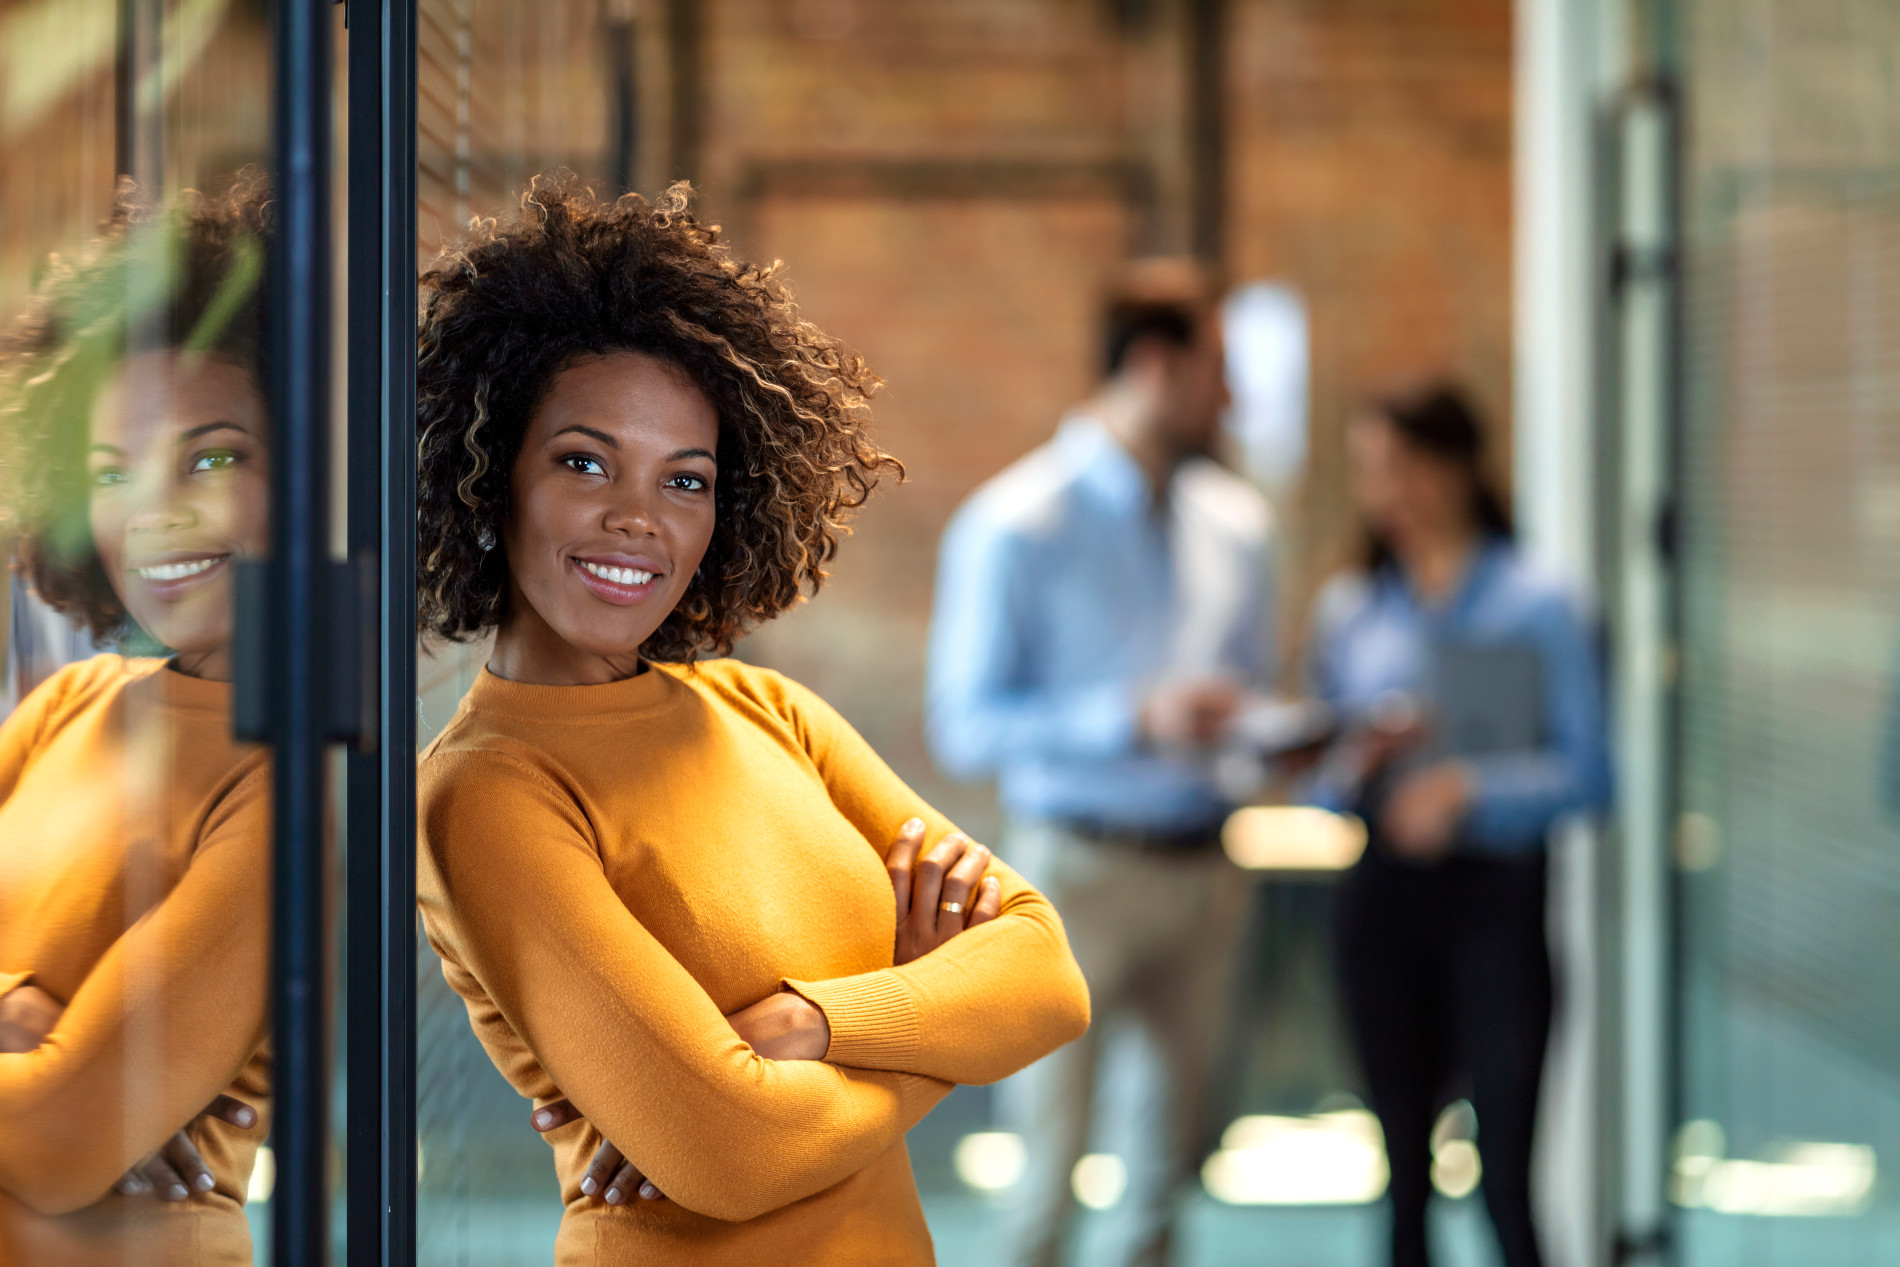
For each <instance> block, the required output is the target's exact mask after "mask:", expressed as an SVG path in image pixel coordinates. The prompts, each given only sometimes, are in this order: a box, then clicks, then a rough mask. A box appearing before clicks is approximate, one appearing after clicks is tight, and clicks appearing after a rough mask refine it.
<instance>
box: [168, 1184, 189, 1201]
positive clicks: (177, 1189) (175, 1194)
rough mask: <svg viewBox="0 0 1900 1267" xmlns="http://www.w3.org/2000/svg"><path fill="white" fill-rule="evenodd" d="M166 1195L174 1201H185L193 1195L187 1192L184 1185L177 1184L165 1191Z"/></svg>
mask: <svg viewBox="0 0 1900 1267" xmlns="http://www.w3.org/2000/svg"><path fill="white" fill-rule="evenodd" d="M165 1195H166V1196H168V1197H170V1198H171V1199H172V1200H174V1201H183V1200H184V1199H185V1198H186V1197H188V1196H190V1195H191V1194H190V1193H189V1192H186V1191H185V1185H184V1184H182V1183H175V1184H173V1185H172V1186H171V1187H169V1188H167V1189H165Z"/></svg>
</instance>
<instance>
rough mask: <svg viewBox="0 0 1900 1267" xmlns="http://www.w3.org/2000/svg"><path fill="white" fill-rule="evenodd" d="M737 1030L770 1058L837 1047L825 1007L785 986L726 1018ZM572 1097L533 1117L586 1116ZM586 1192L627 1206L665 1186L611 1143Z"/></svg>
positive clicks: (560, 1121)
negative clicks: (832, 1046) (642, 1171)
mask: <svg viewBox="0 0 1900 1267" xmlns="http://www.w3.org/2000/svg"><path fill="white" fill-rule="evenodd" d="M726 1020H727V1021H728V1022H729V1023H730V1024H731V1025H732V1029H733V1032H734V1033H736V1034H737V1035H738V1036H739V1037H740V1038H741V1039H743V1040H744V1041H745V1042H746V1043H747V1044H748V1045H749V1046H751V1048H752V1050H754V1051H756V1052H758V1053H759V1055H761V1056H764V1057H765V1058H766V1059H767V1060H823V1059H824V1056H825V1050H826V1049H827V1048H828V1047H830V1046H831V1025H830V1023H829V1022H827V1021H826V1020H825V1014H824V1011H823V1009H821V1008H819V1007H818V1005H817V1004H815V1003H812V1002H811V1001H809V1000H808V999H806V998H805V997H804V996H803V995H800V994H795V993H793V992H792V991H790V990H781V991H779V992H778V993H777V994H773V995H768V996H766V997H765V998H763V999H760V1000H759V1001H758V1002H757V1003H754V1004H752V1005H751V1006H750V1007H743V1008H740V1009H739V1010H738V1011H737V1012H734V1013H732V1014H731V1015H729V1016H727V1017H726ZM580 1116H581V1114H580V1110H578V1109H576V1108H575V1107H574V1105H573V1103H572V1102H571V1101H568V1100H564V1099H563V1100H556V1101H554V1102H553V1103H552V1104H549V1105H547V1106H545V1107H543V1108H539V1109H536V1110H535V1111H534V1116H533V1117H532V1118H531V1119H530V1120H531V1121H532V1122H533V1124H534V1129H535V1130H536V1131H538V1132H540V1133H542V1134H544V1135H545V1134H546V1133H547V1132H549V1131H551V1130H554V1129H555V1128H557V1127H561V1126H566V1125H567V1124H568V1123H569V1122H575V1121H579V1120H580ZM581 1191H582V1192H583V1193H585V1194H587V1195H588V1196H590V1197H591V1196H593V1195H594V1194H595V1193H599V1194H600V1195H601V1199H602V1200H604V1201H605V1202H606V1203H607V1204H608V1205H622V1204H624V1203H626V1202H627V1201H630V1200H632V1199H633V1197H634V1196H635V1195H636V1194H637V1195H638V1196H639V1197H640V1199H641V1200H643V1201H658V1200H660V1199H661V1198H662V1195H663V1194H662V1193H661V1192H660V1190H659V1189H658V1188H656V1187H654V1186H653V1184H652V1182H651V1181H650V1180H648V1179H647V1177H646V1176H645V1175H643V1174H641V1173H640V1171H639V1169H638V1168H637V1167H636V1166H634V1164H633V1163H632V1162H630V1161H628V1160H627V1159H626V1157H625V1156H624V1155H623V1154H622V1153H621V1151H620V1150H619V1149H618V1148H615V1147H614V1146H613V1143H612V1142H611V1141H608V1142H605V1143H603V1144H601V1146H600V1148H599V1149H598V1150H596V1151H595V1153H594V1160H593V1161H592V1162H591V1163H590V1164H589V1165H588V1167H587V1172H586V1173H585V1174H583V1175H582V1176H581Z"/></svg>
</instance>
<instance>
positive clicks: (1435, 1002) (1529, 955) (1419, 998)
mask: <svg viewBox="0 0 1900 1267" xmlns="http://www.w3.org/2000/svg"><path fill="white" fill-rule="evenodd" d="M1546 870H1547V869H1546V866H1545V863H1544V859H1543V858H1542V857H1541V856H1540V857H1537V858H1535V859H1508V860H1507V859H1489V858H1474V857H1453V858H1450V859H1448V860H1446V861H1445V862H1443V863H1441V864H1439V865H1436V866H1430V867H1417V866H1412V865H1410V864H1407V863H1403V862H1399V861H1395V860H1393V859H1391V858H1389V857H1387V856H1385V855H1383V854H1381V853H1379V852H1377V851H1376V850H1368V851H1367V853H1366V856H1365V857H1364V858H1363V859H1362V860H1361V861H1360V863H1359V865H1358V866H1356V867H1355V868H1354V869H1353V870H1352V872H1351V873H1350V874H1349V875H1348V876H1347V877H1346V881H1345V884H1344V887H1343V891H1342V892H1341V893H1340V906H1339V925H1338V928H1339V934H1338V935H1339V948H1338V949H1339V967H1340V985H1341V989H1342V992H1343V993H1344V995H1345V1002H1346V1015H1347V1020H1348V1023H1349V1024H1350V1026H1351V1028H1352V1034H1353V1041H1354V1044H1355V1045H1356V1046H1357V1048H1358V1050H1359V1059H1360V1063H1361V1066H1362V1068H1363V1069H1364V1071H1365V1076H1366V1083H1367V1088H1368V1090H1369V1091H1370V1092H1371V1096H1372V1110H1373V1112H1375V1113H1376V1114H1378V1117H1379V1124H1380V1126H1381V1127H1382V1128H1383V1129H1384V1131H1385V1146H1386V1153H1387V1156H1388V1157H1389V1158H1390V1161H1391V1166H1392V1180H1391V1188H1390V1193H1391V1199H1392V1264H1393V1267H1428V1264H1429V1263H1430V1254H1429V1251H1428V1250H1427V1248H1426V1241H1425V1204H1426V1199H1427V1198H1428V1197H1429V1196H1430V1195H1431V1190H1432V1182H1431V1166H1432V1156H1431V1133H1432V1126H1433V1123H1434V1122H1435V1121H1436V1119H1437V1116H1438V1113H1439V1111H1440V1110H1441V1109H1443V1107H1444V1106H1445V1105H1446V1104H1447V1103H1449V1102H1450V1101H1451V1100H1453V1099H1455V1098H1456V1097H1457V1095H1458V1093H1459V1092H1461V1091H1463V1092H1465V1093H1467V1094H1468V1096H1469V1098H1470V1101H1471V1106H1472V1108H1473V1110H1475V1112H1476V1114H1477V1118H1478V1153H1479V1156H1480V1158H1481V1160H1482V1163H1483V1168H1484V1170H1483V1180H1482V1185H1483V1190H1484V1201H1485V1206H1486V1208H1487V1209H1488V1210H1489V1211H1490V1214H1491V1222H1492V1224H1493V1226H1495V1227H1496V1229H1497V1234H1498V1240H1499V1242H1500V1243H1501V1244H1502V1246H1503V1250H1504V1261H1505V1263H1506V1265H1507V1267H1541V1263H1542V1261H1543V1260H1542V1258H1541V1256H1540V1255H1539V1253H1538V1249H1537V1235H1536V1229H1535V1228H1534V1227H1533V1226H1532V1222H1531V1186H1530V1172H1531V1141H1532V1138H1533V1135H1534V1134H1535V1128H1536V1121H1537V1094H1538V1086H1539V1083H1540V1081H1541V1080H1542V1077H1543V1068H1544V1048H1545V1046H1546V1044H1547V1043H1548V1040H1549V1034H1550V1018H1551V995H1552V983H1551V966H1550V949H1549V946H1548V944H1547V943H1546V942H1545V939H1544V895H1545V888H1546Z"/></svg>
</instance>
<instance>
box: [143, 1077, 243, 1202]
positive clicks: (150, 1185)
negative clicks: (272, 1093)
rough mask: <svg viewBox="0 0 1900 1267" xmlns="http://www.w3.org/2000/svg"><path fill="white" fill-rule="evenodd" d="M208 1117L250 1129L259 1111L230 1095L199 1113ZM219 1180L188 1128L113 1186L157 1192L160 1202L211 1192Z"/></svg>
mask: <svg viewBox="0 0 1900 1267" xmlns="http://www.w3.org/2000/svg"><path fill="white" fill-rule="evenodd" d="M208 1117H211V1118H217V1119H218V1120H219V1121H221V1122H229V1123H230V1124H231V1125H232V1126H235V1127H237V1128H239V1129H240V1130H246V1131H248V1130H250V1129H251V1128H252V1127H253V1126H256V1125H257V1110H256V1109H254V1108H252V1107H251V1106H250V1105H248V1104H246V1103H244V1101H242V1100H236V1099H233V1098H232V1097H230V1096H228V1095H221V1096H219V1097H218V1098H217V1099H215V1100H213V1101H212V1102H211V1104H210V1106H209V1107H208V1108H206V1109H205V1111H204V1112H203V1113H200V1114H199V1115H198V1120H199V1121H203V1120H204V1119H205V1118H208ZM187 1129H189V1128H187ZM217 1183H218V1181H217V1180H216V1179H214V1178H213V1177H212V1175H211V1168H210V1167H209V1166H207V1165H205V1160H204V1158H203V1157H201V1156H199V1155H198V1149H197V1148H196V1146H194V1145H193V1144H192V1142H191V1136H190V1135H189V1134H187V1133H186V1131H179V1132H178V1133H177V1134H176V1135H174V1136H172V1137H171V1138H170V1139H168V1140H166V1141H165V1144H164V1146H163V1147H161V1148H160V1149H159V1150H158V1151H157V1152H155V1153H153V1154H152V1155H151V1156H150V1157H147V1158H146V1159H145V1160H144V1161H142V1162H140V1163H139V1164H138V1165H136V1166H134V1167H132V1169H130V1170H128V1171H126V1172H125V1176H124V1177H123V1178H121V1179H120V1180H119V1182H118V1183H116V1184H114V1185H113V1189H114V1190H115V1191H116V1192H118V1193H119V1194H120V1195H122V1196H128V1197H137V1196H152V1195H156V1196H157V1197H158V1199H159V1200H160V1201H183V1200H185V1199H186V1198H187V1197H190V1196H191V1195H192V1194H194V1193H198V1194H203V1193H206V1192H209V1191H211V1190H212V1189H213V1188H215V1187H217Z"/></svg>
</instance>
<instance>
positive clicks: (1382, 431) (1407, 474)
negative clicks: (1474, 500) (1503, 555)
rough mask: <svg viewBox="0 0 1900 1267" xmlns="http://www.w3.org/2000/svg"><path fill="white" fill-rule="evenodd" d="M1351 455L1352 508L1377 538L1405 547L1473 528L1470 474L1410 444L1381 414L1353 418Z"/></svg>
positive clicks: (1348, 446)
mask: <svg viewBox="0 0 1900 1267" xmlns="http://www.w3.org/2000/svg"><path fill="white" fill-rule="evenodd" d="M1346 452H1347V463H1348V467H1349V476H1348V478H1349V483H1350V485H1351V491H1352V500H1353V504H1354V505H1355V506H1356V507H1357V508H1358V510H1359V513H1360V514H1361V515H1362V516H1364V517H1365V520H1366V523H1367V524H1368V525H1369V526H1370V527H1371V529H1372V531H1373V532H1374V534H1376V535H1377V536H1379V537H1381V538H1383V539H1384V540H1386V541H1389V542H1391V543H1393V544H1394V545H1395V546H1402V545H1403V544H1404V543H1406V542H1409V541H1417V540H1419V539H1420V538H1421V537H1428V536H1434V535H1438V534H1443V533H1455V532H1460V531H1464V530H1467V529H1468V528H1469V527H1470V526H1471V525H1470V519H1471V492H1472V490H1471V476H1470V475H1469V474H1468V473H1467V472H1466V471H1465V470H1464V468H1463V467H1461V466H1459V465H1458V463H1456V462H1453V461H1450V460H1448V459H1445V458H1442V457H1439V456H1438V455H1436V454H1433V453H1427V452H1425V451H1424V450H1422V449H1420V448H1418V447H1417V446H1416V445H1414V444H1412V443H1411V442H1409V441H1408V440H1406V438H1405V437H1404V436H1402V435H1401V434H1399V432H1398V430H1397V428H1395V427H1393V425H1392V424H1391V423H1390V422H1388V421H1387V420H1386V419H1385V418H1384V417H1382V416H1381V415H1379V414H1376V413H1367V414H1361V415H1359V416H1358V417H1357V418H1354V419H1353V421H1352V424H1351V426H1350V427H1349V428H1348V429H1347V433H1346Z"/></svg>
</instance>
